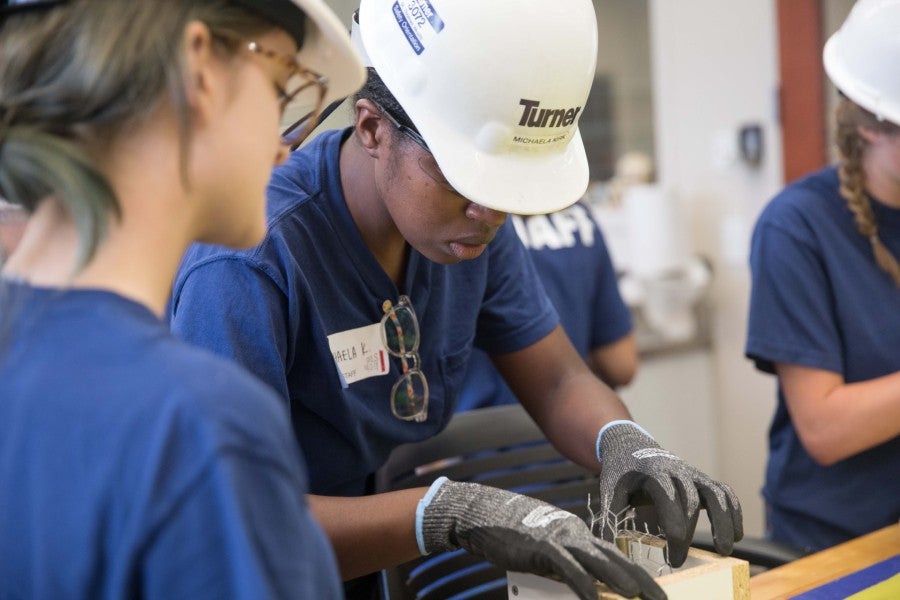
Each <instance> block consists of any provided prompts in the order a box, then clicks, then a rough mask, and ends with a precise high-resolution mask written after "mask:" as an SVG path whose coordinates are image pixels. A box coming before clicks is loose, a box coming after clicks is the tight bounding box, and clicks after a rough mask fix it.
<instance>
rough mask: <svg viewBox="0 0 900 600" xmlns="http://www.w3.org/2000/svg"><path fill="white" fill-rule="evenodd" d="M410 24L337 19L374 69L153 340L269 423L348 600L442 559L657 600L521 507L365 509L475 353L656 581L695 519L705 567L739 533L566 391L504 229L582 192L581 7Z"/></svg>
mask: <svg viewBox="0 0 900 600" xmlns="http://www.w3.org/2000/svg"><path fill="white" fill-rule="evenodd" d="M427 8H428V11H425V12H422V6H420V4H419V3H408V4H407V3H397V4H395V3H393V2H390V1H388V0H364V1H363V2H362V3H361V6H360V9H359V31H358V33H359V34H361V43H362V45H363V46H364V49H365V51H367V52H368V56H369V59H370V60H371V65H372V66H373V67H374V68H373V69H371V70H370V72H369V79H368V82H367V84H366V86H365V87H364V88H363V90H362V91H361V92H360V93H358V94H357V95H356V96H355V97H354V98H353V100H352V109H353V125H352V126H351V127H349V128H346V129H343V130H335V131H328V132H324V133H321V134H320V135H318V136H317V137H316V138H315V139H314V140H313V141H312V142H311V143H310V144H308V145H307V146H305V147H304V148H302V149H300V150H299V151H298V152H294V153H293V154H292V156H291V157H290V158H289V159H288V161H287V162H286V163H285V164H284V165H283V166H281V167H280V168H279V169H277V171H276V174H275V176H274V178H273V180H272V182H271V184H270V186H269V190H268V212H269V225H268V227H269V230H268V233H267V235H266V239H265V240H264V241H263V243H262V244H261V245H260V246H258V247H256V248H254V249H252V250H249V251H246V252H234V251H229V250H227V249H223V248H220V247H216V246H211V245H202V246H194V247H193V248H192V249H191V250H189V252H188V254H187V255H186V257H185V261H184V264H183V265H182V268H181V269H180V271H179V275H178V277H177V280H176V284H175V287H174V291H173V298H172V302H171V316H170V318H171V322H172V327H173V330H174V331H175V332H176V333H177V334H178V335H180V336H183V337H184V338H185V339H188V340H190V341H191V342H194V343H197V344H200V345H203V346H205V347H208V348H211V349H213V350H215V351H216V352H219V353H221V354H223V355H225V356H228V357H231V358H234V359H236V360H238V361H239V362H241V363H242V364H244V365H246V366H247V367H248V368H250V369H251V370H253V371H254V372H255V373H257V374H258V375H259V376H260V377H261V378H263V379H264V380H265V381H267V382H268V383H269V384H270V385H271V386H273V387H274V388H275V389H276V390H278V391H279V393H280V394H281V396H282V398H283V399H284V401H285V402H289V403H290V406H291V416H292V419H293V424H294V429H295V431H296V433H297V437H298V439H299V440H300V444H301V447H302V449H303V451H304V455H305V457H306V459H307V463H308V465H309V468H310V489H311V492H312V494H314V495H313V496H311V498H310V504H311V507H312V509H313V512H314V514H315V515H316V517H317V518H318V519H319V521H320V522H321V523H322V524H323V527H324V528H325V530H326V532H327V534H328V536H329V538H330V539H331V541H332V543H333V545H334V546H335V549H336V553H337V556H338V561H339V564H340V567H341V572H342V575H343V577H344V578H345V580H353V581H348V584H347V590H348V595H350V596H351V597H371V595H372V594H373V593H374V590H375V581H373V579H374V578H373V577H363V578H362V579H355V578H357V577H359V576H365V575H366V574H370V573H373V572H375V571H377V570H378V569H381V568H384V567H388V566H391V565H396V564H400V563H402V562H404V561H408V560H411V559H414V558H416V557H418V556H420V555H421V554H427V553H431V552H437V551H443V550H447V549H455V548H459V547H462V548H465V549H467V550H469V551H471V552H473V553H475V554H478V555H480V556H483V557H486V558H487V559H488V560H490V561H492V562H494V563H495V564H497V565H499V566H501V567H505V568H507V569H510V570H517V571H531V572H535V573H539V574H540V573H543V574H546V573H550V572H555V573H557V574H558V575H560V576H562V577H563V578H564V579H566V580H567V581H568V583H569V584H570V585H572V586H573V587H574V588H575V589H576V590H577V591H578V592H579V594H580V596H581V597H583V598H589V597H596V591H595V589H594V585H593V578H594V577H597V578H599V579H601V580H603V581H605V582H607V583H610V584H611V585H612V586H613V587H614V588H615V589H617V590H618V591H619V592H620V593H623V594H624V595H629V596H633V595H637V594H638V593H641V594H643V595H644V597H646V598H659V597H661V591H660V590H659V588H658V586H657V585H656V584H655V582H653V581H652V580H651V579H650V578H649V577H647V574H646V572H643V570H641V569H638V568H637V567H636V566H635V565H633V564H631V563H628V562H624V561H622V560H621V558H622V557H621V556H620V555H619V554H617V550H615V548H614V547H613V545H612V544H609V543H605V542H601V541H600V540H599V539H596V538H594V537H592V536H591V532H590V531H589V529H588V527H587V526H586V525H585V524H584V523H581V522H580V521H579V520H578V519H577V518H576V517H574V516H572V515H571V513H565V512H561V511H556V510H554V508H553V507H552V506H548V505H546V504H543V503H541V502H537V501H536V500H533V499H530V498H527V497H524V496H519V495H515V494H510V493H509V492H505V491H502V490H497V489H493V488H486V487H484V486H481V485H477V484H473V483H463V482H453V481H447V480H440V481H437V482H435V483H434V485H432V486H431V487H430V489H412V490H404V491H399V492H391V493H377V494H374V493H373V492H375V491H376V490H375V488H374V473H375V471H376V470H377V469H378V468H379V467H380V466H381V465H382V464H383V463H384V461H385V460H386V458H387V457H388V455H389V453H390V452H391V450H392V449H393V448H395V447H397V446H398V445H400V444H402V443H404V442H412V441H416V440H422V439H426V438H429V437H431V436H434V435H435V434H436V433H438V432H439V431H440V430H441V429H442V428H443V427H444V426H445V425H446V424H447V422H448V420H449V419H450V418H451V416H452V415H453V409H454V403H455V399H456V396H457V393H458V391H459V387H460V384H461V382H462V377H463V373H464V371H465V366H466V362H467V360H468V357H469V354H470V352H471V349H472V347H473V346H476V345H477V346H478V347H480V348H482V349H484V350H485V351H487V352H489V353H490V354H492V355H494V358H495V362H496V363H497V365H498V367H499V369H500V371H501V372H502V373H503V375H504V377H505V378H506V380H507V381H508V382H509V383H510V386H511V388H512V389H513V391H514V392H516V395H517V396H518V397H519V398H520V399H521V401H522V404H523V405H524V406H525V407H526V408H527V410H528V411H529V413H530V414H531V415H532V416H533V417H534V419H535V420H536V421H537V423H538V424H540V426H541V427H542V429H543V430H544V432H546V434H547V435H548V437H549V438H550V440H551V441H552V442H553V443H554V444H555V445H556V446H557V447H558V448H559V449H560V450H561V451H562V452H563V453H565V454H566V455H567V456H569V457H570V458H572V459H573V460H575V461H576V462H579V463H580V464H583V465H588V466H590V467H591V468H593V469H600V468H601V464H602V471H601V473H602V477H603V486H602V489H600V490H598V496H602V503H603V505H604V506H605V508H606V509H607V510H608V511H611V512H618V511H621V510H624V508H625V505H626V502H627V500H628V497H629V496H630V495H631V494H632V492H638V491H640V490H643V491H646V492H648V493H649V495H651V496H652V497H653V498H654V500H655V501H656V506H657V507H658V512H659V516H660V521H661V522H662V523H663V527H664V529H665V531H666V535H667V537H668V540H669V548H670V557H671V560H672V562H673V563H674V564H676V565H678V564H681V563H682V562H683V561H684V559H685V556H686V554H687V548H688V543H689V541H690V539H691V537H692V533H693V529H694V525H695V523H696V519H697V517H698V513H699V510H700V509H701V507H704V506H705V507H706V508H707V509H708V512H709V515H710V517H711V518H712V520H713V524H714V528H715V536H716V539H717V543H718V548H719V549H720V550H721V551H722V552H725V553H727V552H729V551H730V550H731V547H732V543H733V540H734V539H739V538H740V537H741V532H742V530H741V514H740V508H739V503H738V501H737V498H735V496H734V494H733V492H732V491H731V489H730V488H729V487H728V486H727V485H724V484H720V483H718V482H716V481H713V480H712V479H710V478H709V477H707V476H706V475H705V474H703V473H701V472H699V471H698V470H697V469H695V468H693V467H692V466H690V465H688V464H686V463H685V462H684V461H682V460H680V459H679V458H677V457H676V456H674V455H673V454H671V453H668V452H666V451H664V450H662V449H661V448H659V445H658V444H657V443H656V442H655V441H654V440H653V438H652V437H651V436H650V435H649V434H647V433H646V432H645V431H643V430H642V429H640V428H639V427H638V426H637V425H635V424H634V423H632V422H630V421H629V414H628V411H627V410H626V408H625V406H624V405H623V404H622V402H621V401H620V399H619V398H618V397H617V396H616V395H615V394H614V393H613V392H612V391H611V390H610V389H609V388H608V387H607V386H605V385H604V384H603V383H602V382H601V381H600V380H599V379H598V378H597V377H596V376H595V375H594V374H593V373H592V372H591V371H590V369H589V368H588V367H587V365H586V364H585V362H584V360H582V359H581V357H580V356H579V355H578V353H577V352H576V350H575V349H574V348H573V346H572V344H571V342H570V341H569V339H568V337H567V336H566V335H565V333H564V332H563V330H562V328H561V327H560V325H559V319H558V317H557V314H556V312H555V310H554V309H553V307H552V305H551V304H550V302H549V300H548V298H547V296H546V294H545V293H544V291H543V288H542V287H541V285H540V283H539V281H538V279H537V276H536V274H535V272H534V269H533V267H532V266H531V263H530V262H529V260H528V258H527V254H526V251H525V249H524V247H523V246H522V244H521V242H519V240H518V238H517V236H516V233H515V231H514V230H513V228H512V226H511V225H510V224H509V223H508V222H507V220H506V213H507V212H514V213H541V212H551V211H555V210H558V209H561V208H564V207H565V206H568V205H571V204H572V203H574V202H575V201H576V200H577V199H578V198H580V197H581V196H582V195H583V194H584V192H585V189H586V187H587V178H588V171H587V159H586V156H585V152H584V146H583V144H582V142H581V138H580V135H579V134H578V129H577V120H578V116H579V115H580V113H581V111H582V107H583V106H584V103H585V100H586V98H587V95H588V92H589V90H590V86H591V83H592V81H593V77H594V69H595V63H596V52H597V37H596V36H597V25H596V17H595V15H594V10H593V5H592V3H591V2H590V0H559V1H555V2H552V3H547V2H545V1H543V0H494V1H492V2H487V3H486V2H481V1H477V0H431V2H429V3H428V5H427ZM485 57H490V65H492V66H491V68H485V63H484V59H485ZM601 461H602V463H601ZM607 510H605V511H604V514H605V513H606V512H607Z"/></svg>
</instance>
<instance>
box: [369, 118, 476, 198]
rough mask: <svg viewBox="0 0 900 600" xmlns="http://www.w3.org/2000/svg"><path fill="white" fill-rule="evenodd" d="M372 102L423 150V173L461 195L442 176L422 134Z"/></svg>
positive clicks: (420, 159) (421, 161)
mask: <svg viewBox="0 0 900 600" xmlns="http://www.w3.org/2000/svg"><path fill="white" fill-rule="evenodd" d="M372 104H374V105H375V106H377V107H378V110H380V111H381V114H383V115H384V116H385V118H386V119H387V120H388V121H390V123H391V124H392V125H393V126H394V127H396V128H397V131H399V132H400V133H402V134H404V135H405V136H406V137H408V138H409V139H411V140H412V141H413V142H415V143H416V144H417V145H418V146H419V147H420V148H422V149H423V150H425V152H426V154H425V155H424V156H420V157H419V167H420V168H421V169H422V170H423V171H425V174H426V175H428V176H429V177H430V178H431V179H432V180H434V182H435V183H437V184H438V185H440V186H441V187H443V188H444V189H446V190H447V191H449V192H452V193H453V194H456V195H457V196H462V194H460V193H459V192H457V191H456V189H455V188H454V187H453V186H452V185H450V182H449V181H447V178H446V177H444V173H443V172H442V171H441V168H440V167H439V166H438V164H437V161H436V160H435V158H434V154H432V153H431V149H430V148H429V147H428V143H427V142H426V141H425V138H423V137H422V135H421V134H420V133H419V132H418V131H416V130H415V129H413V128H412V127H410V126H408V125H404V124H403V123H401V122H400V120H399V119H397V117H395V116H394V115H392V114H391V113H390V112H388V110H387V109H386V108H384V107H383V106H381V105H380V104H378V103H377V102H375V101H374V100H373V101H372Z"/></svg>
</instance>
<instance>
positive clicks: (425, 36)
mask: <svg viewBox="0 0 900 600" xmlns="http://www.w3.org/2000/svg"><path fill="white" fill-rule="evenodd" d="M392 10H393V11H394V18H395V19H396V20H397V25H399V26H400V30H401V31H402V32H403V35H404V36H405V37H406V41H407V42H409V45H410V46H411V47H412V49H413V52H415V53H416V54H422V52H424V51H425V47H426V46H428V44H429V43H431V40H433V39H434V37H435V36H436V35H437V34H438V33H440V32H441V30H442V29H443V28H444V21H443V20H442V19H441V16H440V15H439V14H437V11H436V10H434V6H432V5H431V2H430V1H429V0H397V1H396V2H394V6H393V8H392Z"/></svg>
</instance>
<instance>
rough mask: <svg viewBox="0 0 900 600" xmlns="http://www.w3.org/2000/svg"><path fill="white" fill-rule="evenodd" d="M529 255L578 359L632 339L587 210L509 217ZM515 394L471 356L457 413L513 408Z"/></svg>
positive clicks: (483, 358)
mask: <svg viewBox="0 0 900 600" xmlns="http://www.w3.org/2000/svg"><path fill="white" fill-rule="evenodd" d="M510 219H511V220H512V222H513V224H514V225H515V228H516V232H517V233H518V234H519V238H520V239H521V240H522V243H523V244H524V245H525V247H526V248H528V250H529V254H530V256H531V259H532V261H533V262H534V266H535V268H536V269H537V272H538V275H539V276H540V278H541V281H542V282H543V284H544V289H545V290H546V291H547V295H548V296H549V297H550V300H551V301H552V302H553V305H554V306H555V307H556V311H557V312H558V313H559V317H560V320H561V322H562V326H563V329H565V331H566V333H567V334H568V335H569V338H570V339H571V340H572V344H573V345H574V346H575V349H576V350H578V352H579V353H580V354H581V355H582V356H587V355H588V354H589V353H590V352H591V350H593V349H594V348H598V347H600V346H605V345H607V344H611V343H613V342H615V341H617V340H619V339H621V338H623V337H625V336H626V335H628V334H629V333H631V329H632V323H631V313H630V312H629V310H628V307H627V306H626V305H625V302H624V301H623V300H622V296H621V295H620V294H619V284H618V278H617V277H616V272H615V269H614V267H613V264H612V260H611V259H610V256H609V251H608V250H607V248H606V244H605V243H604V241H603V235H602V233H601V232H600V228H599V226H598V225H597V223H596V221H595V220H594V218H593V216H592V214H591V211H590V209H589V208H588V207H587V206H586V205H584V204H583V203H580V202H579V203H577V204H573V205H572V206H570V207H569V208H566V209H564V210H561V211H559V212H556V213H553V214H550V215H535V216H530V217H520V216H516V215H513V216H511V217H510ZM515 402H518V400H517V398H516V396H515V394H513V392H512V390H510V389H509V386H508V385H506V382H505V381H504V380H503V378H502V377H501V376H500V373H499V372H498V371H497V370H496V369H495V368H494V364H493V363H492V362H491V360H490V357H489V356H488V355H487V354H486V353H485V352H483V351H481V350H478V349H476V350H474V351H473V352H472V358H471V360H470V361H469V367H468V371H467V373H466V380H465V383H464V385H463V389H462V391H461V392H460V394H459V401H458V402H457V403H456V410H457V411H464V410H471V409H474V408H481V407H485V406H496V405H500V404H514V403H515Z"/></svg>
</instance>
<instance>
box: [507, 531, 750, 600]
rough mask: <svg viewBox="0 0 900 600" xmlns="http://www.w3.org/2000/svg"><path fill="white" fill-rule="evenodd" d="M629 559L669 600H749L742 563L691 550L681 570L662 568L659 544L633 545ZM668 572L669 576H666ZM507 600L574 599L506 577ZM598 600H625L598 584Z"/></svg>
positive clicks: (539, 581)
mask: <svg viewBox="0 0 900 600" xmlns="http://www.w3.org/2000/svg"><path fill="white" fill-rule="evenodd" d="M630 548H631V553H632V559H633V560H635V562H637V563H638V564H640V565H641V566H642V567H644V569H645V570H647V571H648V572H650V573H651V574H652V575H653V576H654V579H655V580H656V582H657V583H658V584H659V585H660V587H662V588H663V590H665V592H666V595H667V596H668V598H669V600H697V599H698V598H716V599H717V600H727V599H733V600H750V565H749V563H747V561H745V560H740V559H737V558H731V557H727V556H719V555H718V554H715V553H712V552H707V551H705V550H700V549H697V548H691V549H690V550H689V551H688V558H687V560H685V563H684V565H683V566H682V567H680V568H678V569H674V570H673V569H671V568H669V567H666V566H664V562H663V560H662V543H661V542H658V541H657V542H656V543H653V544H650V543H647V541H646V540H644V541H642V542H641V543H640V544H635V543H634V542H632V544H631V546H630ZM668 571H671V572H668ZM507 591H508V593H509V598H510V600H572V599H576V598H577V596H576V595H575V594H574V593H573V592H572V591H571V590H570V589H569V587H568V586H566V585H565V584H563V583H561V582H559V581H555V580H552V579H548V578H545V577H538V576H536V575H530V574H525V573H508V575H507ZM597 598H598V600H624V598H623V597H622V596H620V595H618V594H616V593H614V592H613V591H611V590H610V589H609V588H608V587H607V586H605V585H604V584H602V583H599V582H598V583H597Z"/></svg>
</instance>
